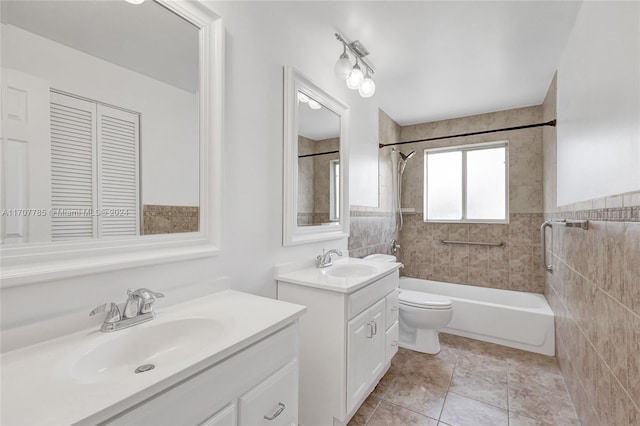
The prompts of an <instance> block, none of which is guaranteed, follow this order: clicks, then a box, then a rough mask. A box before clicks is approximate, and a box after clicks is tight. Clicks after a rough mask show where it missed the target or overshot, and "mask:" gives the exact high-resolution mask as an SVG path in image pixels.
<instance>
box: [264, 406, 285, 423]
mask: <svg viewBox="0 0 640 426" xmlns="http://www.w3.org/2000/svg"><path fill="white" fill-rule="evenodd" d="M285 408H286V407H285V406H284V404H283V403H282V402H278V409H277V410H276V412H275V413H273V415H271V416H264V418H265V420H273V419H275V418H276V417H278V416H279V415H280V414H282V412H283V411H284V409H285Z"/></svg>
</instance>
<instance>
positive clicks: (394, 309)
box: [391, 306, 399, 312]
mask: <svg viewBox="0 0 640 426" xmlns="http://www.w3.org/2000/svg"><path fill="white" fill-rule="evenodd" d="M398 309H399V306H394V307H393V308H391V312H395V311H397V310H398Z"/></svg>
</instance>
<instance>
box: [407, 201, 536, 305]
mask: <svg viewBox="0 0 640 426" xmlns="http://www.w3.org/2000/svg"><path fill="white" fill-rule="evenodd" d="M542 222H543V218H542V214H538V213H514V214H512V215H511V217H510V220H509V224H508V225H506V224H505V225H498V224H490V225H489V224H446V223H425V222H424V221H423V220H422V214H405V222H404V226H403V228H402V231H400V246H401V251H400V252H401V256H400V259H401V261H402V262H403V263H404V265H405V267H404V270H403V271H402V274H403V275H405V276H410V277H416V278H424V279H430V280H435V281H444V282H450V283H459V284H470V285H476V286H482V287H492V288H502V289H509V290H518V291H527V292H533V293H542V292H544V280H543V269H542V265H541V260H540V259H541V255H540V224H542ZM441 240H453V241H478V242H492V243H504V246H503V247H493V246H478V245H457V244H455V245H454V244H443V243H441V242H440V241H441Z"/></svg>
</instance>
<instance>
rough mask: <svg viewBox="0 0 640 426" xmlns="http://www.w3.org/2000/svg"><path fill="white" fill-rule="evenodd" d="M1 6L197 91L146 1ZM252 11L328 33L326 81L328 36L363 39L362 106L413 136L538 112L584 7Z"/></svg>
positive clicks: (188, 28) (182, 48)
mask: <svg viewBox="0 0 640 426" xmlns="http://www.w3.org/2000/svg"><path fill="white" fill-rule="evenodd" d="M0 3H1V4H2V20H3V22H5V21H10V22H12V23H13V24H14V25H17V26H20V27H22V28H24V29H26V30H28V31H32V32H36V33H38V34H40V35H43V36H45V37H49V38H53V39H54V40H56V41H58V42H60V43H63V44H66V45H68V46H71V47H73V48H76V49H78V50H81V51H84V52H86V53H89V54H92V55H94V56H98V57H101V58H103V59H105V60H108V61H110V62H114V63H116V64H119V65H121V66H124V67H127V68H130V69H133V70H135V71H137V72H140V73H142V74H145V75H148V76H150V77H153V78H155V79H157V80H160V81H164V82H166V83H168V84H172V85H174V86H177V87H180V88H183V89H185V90H189V91H191V92H195V91H196V90H197V80H198V79H197V75H198V74H197V73H198V52H197V37H198V35H197V31H196V29H195V27H193V26H192V25H191V24H189V23H187V22H186V21H183V20H182V19H179V18H176V16H175V15H173V14H172V13H170V12H168V11H167V10H166V9H164V8H163V7H160V6H158V5H157V4H154V3H153V2H151V1H146V2H144V3H143V4H142V5H138V6H133V5H130V4H128V3H125V2H124V1H7V0H2V1H1V2H0ZM250 5H251V7H252V8H256V9H258V8H262V9H263V10H264V11H265V16H271V15H272V14H277V15H282V16H287V17H288V18H289V19H288V20H287V21H289V22H290V21H291V20H293V21H294V22H299V23H303V24H304V23H311V24H313V25H310V26H309V28H315V29H323V30H322V33H320V31H318V35H317V37H322V38H326V43H324V44H321V45H323V48H322V50H321V51H318V50H316V51H314V52H313V54H315V55H323V57H326V58H327V60H326V61H327V62H328V63H327V72H329V73H332V72H333V64H334V62H335V60H337V59H338V56H339V55H340V53H341V51H342V49H341V48H340V44H339V42H338V41H337V40H335V38H334V37H333V32H339V33H341V34H342V35H343V36H344V37H345V38H346V39H348V40H351V41H352V40H356V39H358V40H360V41H361V42H362V43H363V44H364V45H365V46H366V47H367V49H368V50H369V51H370V52H371V53H370V55H369V56H367V60H368V61H369V62H370V63H371V64H372V65H373V66H374V68H375V74H374V76H373V78H374V80H375V82H376V86H377V91H376V94H375V95H374V97H373V98H371V99H370V100H367V101H370V102H375V103H376V104H377V105H378V106H379V107H380V108H381V109H383V110H384V111H385V112H386V113H387V114H389V116H391V118H393V119H394V120H395V121H397V122H398V123H399V124H401V125H408V124H415V123H421V122H426V121H435V120H442V119H448V118H454V117H462V116H468V115H473V114H480V113H486V112H492V111H500V110H505V109H511V108H518V107H523V106H530V105H538V104H541V103H542V101H543V100H544V96H545V94H546V91H547V88H548V87H549V83H550V82H551V79H552V78H553V74H554V72H555V70H556V68H557V65H558V63H559V61H560V58H561V56H562V53H563V50H564V46H565V45H566V42H567V39H568V36H569V33H570V31H571V28H572V26H573V22H574V21H575V18H576V16H577V13H578V10H579V8H580V5H581V2H580V1H562V0H559V1H539V0H535V1H511V0H509V1H353V2H352V1H287V2H271V1H261V2H255V3H250ZM213 7H214V8H215V2H214V3H213ZM27 17H28V18H27ZM96 17H100V18H101V19H95V18H96ZM158 28H162V31H159V30H158ZM77 31H78V32H77ZM324 31H326V32H327V33H325V32H324ZM330 31H331V32H330ZM80 34H81V35H80ZM96 46H97V47H96ZM140 52H145V54H144V55H142V54H140Z"/></svg>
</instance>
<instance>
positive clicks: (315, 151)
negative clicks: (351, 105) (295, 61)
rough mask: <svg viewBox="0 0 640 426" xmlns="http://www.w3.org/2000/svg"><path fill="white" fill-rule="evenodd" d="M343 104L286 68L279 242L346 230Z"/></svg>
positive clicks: (336, 235)
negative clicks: (283, 165) (282, 203)
mask: <svg viewBox="0 0 640 426" xmlns="http://www.w3.org/2000/svg"><path fill="white" fill-rule="evenodd" d="M347 123H348V108H347V107H346V105H344V104H343V103H341V102H340V101H338V100H336V99H335V98H333V97H332V96H331V95H329V94H328V93H327V92H325V91H324V90H322V89H320V88H319V87H318V86H317V85H315V84H314V83H312V82H311V81H310V80H309V79H307V78H306V77H305V76H303V75H302V74H301V73H300V72H298V71H297V70H295V69H294V68H290V67H287V68H285V143H284V156H285V161H284V164H285V173H284V179H285V182H284V189H285V194H284V199H285V212H284V228H283V229H284V235H283V243H284V245H294V244H303V243H307V242H314V241H322V240H329V239H337V238H346V237H348V236H349V210H348V205H349V203H348V194H347V190H348V184H347V169H348V165H347V161H346V159H347V143H346V128H347Z"/></svg>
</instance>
